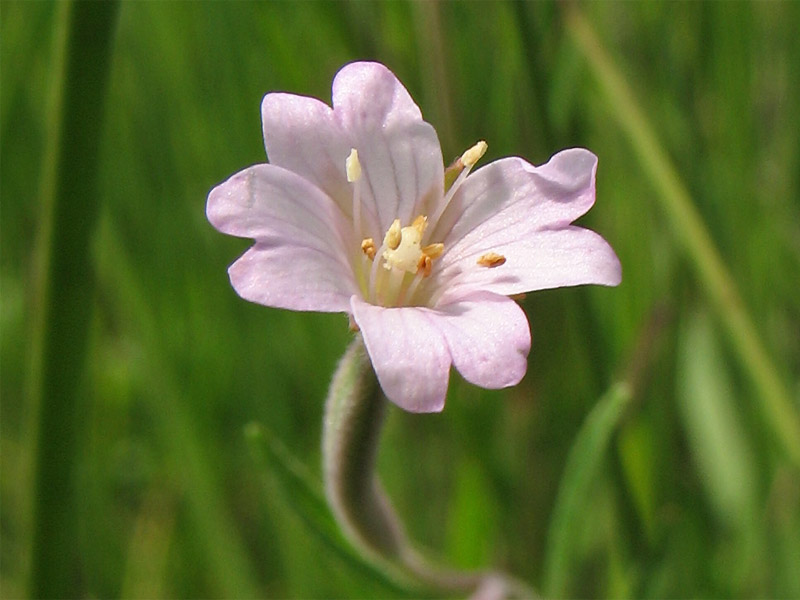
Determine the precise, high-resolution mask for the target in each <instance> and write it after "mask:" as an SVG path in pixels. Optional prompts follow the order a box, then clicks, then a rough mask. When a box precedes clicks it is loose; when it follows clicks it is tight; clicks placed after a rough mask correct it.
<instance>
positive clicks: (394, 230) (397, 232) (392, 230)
mask: <svg viewBox="0 0 800 600" xmlns="http://www.w3.org/2000/svg"><path fill="white" fill-rule="evenodd" d="M402 239H403V233H402V230H401V229H400V219H395V220H394V221H392V224H391V226H390V227H389V231H387V232H386V235H385V236H384V238H383V243H384V244H386V247H387V248H389V249H390V250H397V247H398V246H399V245H400V240H402Z"/></svg>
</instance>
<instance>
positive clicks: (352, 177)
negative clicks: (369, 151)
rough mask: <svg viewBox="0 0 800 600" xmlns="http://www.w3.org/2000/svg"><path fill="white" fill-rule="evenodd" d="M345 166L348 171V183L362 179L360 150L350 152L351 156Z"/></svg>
mask: <svg viewBox="0 0 800 600" xmlns="http://www.w3.org/2000/svg"><path fill="white" fill-rule="evenodd" d="M339 164H341V163H339ZM344 166H345V170H346V171H347V181H349V182H350V183H353V182H354V181H358V180H359V179H361V163H360V162H359V161H358V150H356V149H355V148H353V149H351V150H350V156H348V157H347V160H345V162H344Z"/></svg>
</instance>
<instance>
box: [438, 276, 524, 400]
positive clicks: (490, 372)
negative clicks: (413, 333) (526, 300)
mask: <svg viewBox="0 0 800 600" xmlns="http://www.w3.org/2000/svg"><path fill="white" fill-rule="evenodd" d="M430 314H431V316H432V318H433V321H434V325H435V326H436V328H437V329H439V331H441V332H442V334H443V335H444V337H445V340H446V341H447V345H448V347H449V348H450V356H451V357H452V359H453V366H455V368H456V369H458V372H459V373H461V375H462V376H463V377H464V379H466V380H467V381H469V382H470V383H474V384H475V385H479V386H481V387H484V388H489V389H498V388H504V387H508V386H511V385H516V384H518V383H519V382H520V380H521V379H522V377H523V376H524V375H525V371H526V370H527V368H528V360H527V359H528V352H529V351H530V349H531V332H530V328H529V327H528V320H527V318H526V317H525V313H524V312H523V311H522V309H521V308H520V307H519V305H517V303H516V302H514V301H513V300H511V299H510V298H507V297H505V296H499V295H497V294H490V293H487V292H479V293H476V294H473V295H471V296H469V297H467V298H463V299H462V300H460V301H458V302H455V303H452V304H448V305H446V306H441V307H439V308H438V309H436V310H432V311H430Z"/></svg>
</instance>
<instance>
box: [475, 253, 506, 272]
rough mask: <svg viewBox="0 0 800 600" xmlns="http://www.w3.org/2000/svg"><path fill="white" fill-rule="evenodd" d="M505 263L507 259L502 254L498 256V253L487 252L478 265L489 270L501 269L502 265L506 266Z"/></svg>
mask: <svg viewBox="0 0 800 600" xmlns="http://www.w3.org/2000/svg"><path fill="white" fill-rule="evenodd" d="M505 262H506V257H505V256H503V255H502V254H497V253H496V252H487V253H486V254H484V255H483V256H481V257H480V258H479V259H478V264H479V265H480V266H482V267H488V268H489V269H493V268H494V267H499V266H500V265H502V264H505Z"/></svg>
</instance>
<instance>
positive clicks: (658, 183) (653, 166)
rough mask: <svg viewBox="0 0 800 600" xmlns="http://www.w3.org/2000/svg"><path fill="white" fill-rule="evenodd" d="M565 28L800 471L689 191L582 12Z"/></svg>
mask: <svg viewBox="0 0 800 600" xmlns="http://www.w3.org/2000/svg"><path fill="white" fill-rule="evenodd" d="M566 22H567V28H568V31H569V33H570V35H571V36H572V38H573V39H574V40H575V42H576V43H577V46H578V48H579V49H580V50H581V52H582V53H583V55H584V57H585V58H586V60H587V61H588V64H589V67H590V69H591V71H592V73H593V74H594V76H595V77H596V79H597V81H598V83H599V84H600V87H601V89H602V90H603V92H604V93H605V95H606V98H607V100H608V102H609V104H610V105H611V106H613V107H614V110H613V111H611V115H612V118H614V119H616V120H617V123H618V124H619V126H620V127H621V128H622V130H623V131H624V133H625V134H626V135H627V136H628V140H629V141H630V143H631V145H632V146H633V148H634V150H635V155H636V157H637V158H638V159H639V160H640V161H641V166H642V168H643V169H644V171H645V172H646V173H647V174H648V176H649V177H650V179H651V180H652V182H653V184H654V186H655V187H656V189H657V190H658V191H659V194H658V195H657V196H656V198H658V199H659V200H660V201H661V206H662V209H663V210H664V213H665V214H666V216H667V220H668V223H669V225H670V226H671V228H672V232H673V234H674V235H675V237H676V238H677V239H678V241H679V242H680V243H681V244H682V245H683V249H684V251H685V252H686V254H687V255H688V256H689V258H690V260H689V264H690V265H691V266H692V267H693V268H694V269H695V271H696V275H697V277H698V279H699V280H700V281H701V282H702V283H703V284H704V290H705V292H706V293H707V294H708V297H709V300H710V301H711V303H712V304H713V306H714V308H715V310H716V312H717V315H718V316H719V318H720V319H721V321H722V323H723V325H724V327H725V330H726V332H727V334H728V337H729V339H730V340H731V343H732V345H733V348H734V350H735V351H736V354H737V355H738V357H739V360H740V364H741V366H742V368H743V370H744V371H745V372H746V373H747V374H748V376H749V377H750V379H751V381H752V383H753V385H754V387H755V388H756V390H757V391H758V398H759V399H760V400H761V403H760V405H759V408H760V410H761V412H762V414H763V416H764V418H765V420H766V422H767V423H769V425H770V426H771V427H772V429H773V430H774V432H775V434H776V437H777V438H778V440H780V443H781V445H782V446H783V448H784V450H785V452H786V454H787V456H788V457H789V459H790V460H791V461H792V462H793V463H794V465H795V466H797V467H800V416H798V412H797V410H796V408H795V407H794V405H793V402H792V400H791V398H790V396H789V393H788V392H787V391H786V389H785V387H784V385H783V383H782V381H781V378H780V376H779V375H778V372H777V369H776V368H775V366H774V364H773V363H772V362H771V361H770V359H769V356H768V354H767V351H766V349H765V348H764V345H763V344H762V342H761V339H760V338H759V335H758V332H757V330H756V327H755V325H754V324H753V321H752V319H751V318H750V315H748V313H747V311H746V309H745V307H744V303H743V302H742V299H741V297H740V296H739V293H738V290H737V288H736V285H735V284H734V281H733V278H732V277H731V275H730V273H729V272H728V270H727V269H726V267H725V264H724V262H723V261H722V258H721V257H720V255H719V252H718V251H717V249H716V247H715V246H714V242H713V241H712V239H711V236H710V235H709V233H708V230H707V229H706V227H705V225H704V223H703V220H702V218H701V217H700V215H699V213H698V212H697V209H696V208H695V206H694V204H693V202H692V199H691V196H690V195H689V192H688V191H687V189H686V186H685V185H684V183H683V182H682V181H681V179H680V177H679V176H678V173H677V172H676V170H675V167H674V166H673V165H672V163H671V162H670V160H669V158H668V157H667V155H666V153H665V152H664V150H663V148H662V147H661V145H660V144H659V142H658V140H657V138H656V135H655V133H654V131H653V128H652V127H651V126H650V123H649V122H648V120H647V118H646V117H645V115H644V112H643V111H642V110H641V108H640V106H639V104H638V103H637V102H636V100H635V99H634V96H633V93H632V92H631V90H630V88H629V86H628V84H627V82H626V81H625V79H624V78H623V77H622V75H621V74H620V72H619V71H618V70H617V69H616V67H615V65H614V63H613V61H612V59H611V58H610V57H609V55H608V53H607V52H606V50H605V48H604V47H603V45H602V44H601V42H600V40H599V39H598V38H597V36H596V35H595V32H594V30H593V29H592V27H591V25H590V24H589V23H588V22H587V20H586V19H585V17H584V16H583V15H582V14H581V12H580V10H579V9H577V8H576V7H574V6H573V7H570V8H569V9H568V10H567V19H566Z"/></svg>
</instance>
